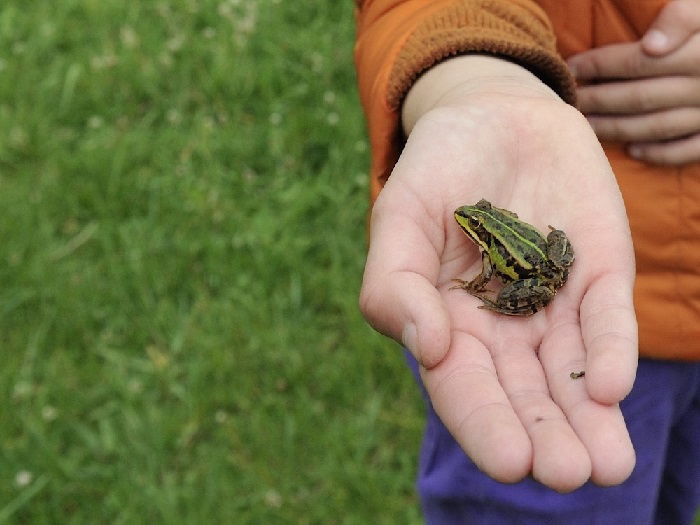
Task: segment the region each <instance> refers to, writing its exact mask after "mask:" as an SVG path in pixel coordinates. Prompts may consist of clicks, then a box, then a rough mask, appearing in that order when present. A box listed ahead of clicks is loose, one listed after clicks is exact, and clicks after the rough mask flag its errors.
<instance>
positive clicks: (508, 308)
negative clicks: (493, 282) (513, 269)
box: [477, 278, 555, 316]
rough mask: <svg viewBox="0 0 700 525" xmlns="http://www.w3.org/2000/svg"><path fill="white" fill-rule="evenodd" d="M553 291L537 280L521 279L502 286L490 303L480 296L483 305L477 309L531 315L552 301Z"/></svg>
mask: <svg viewBox="0 0 700 525" xmlns="http://www.w3.org/2000/svg"><path fill="white" fill-rule="evenodd" d="M554 295H555V291H554V290H552V287H551V286H548V285H545V284H543V283H542V281H541V280H539V279H534V278H533V279H521V280H519V281H513V282H512V283H509V284H507V285H506V286H504V287H503V288H502V289H501V291H500V292H499V293H498V295H497V296H496V300H495V301H492V300H490V299H489V298H487V297H485V296H483V294H482V295H478V296H477V297H479V299H481V301H482V302H483V303H484V304H483V305H482V306H480V307H479V308H484V309H486V310H493V311H494V312H499V313H502V314H506V315H517V316H528V315H532V314H534V313H536V312H538V311H539V310H541V309H542V308H544V307H545V306H547V305H548V304H549V303H550V302H551V301H552V299H554Z"/></svg>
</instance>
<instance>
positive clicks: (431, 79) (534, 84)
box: [401, 55, 563, 135]
mask: <svg viewBox="0 0 700 525" xmlns="http://www.w3.org/2000/svg"><path fill="white" fill-rule="evenodd" d="M484 93H499V94H505V95H513V96H521V97H542V98H552V99H557V100H561V99H559V97H558V96H557V94H556V93H555V92H554V91H553V90H552V89H551V88H550V87H549V86H547V84H545V83H544V82H543V81H542V80H540V79H539V78H538V77H537V76H535V75H534V74H533V73H531V72H530V71H528V70H527V69H525V68H523V67H521V66H519V65H517V64H515V63H513V62H510V61H508V60H504V59H502V58H498V57H493V56H488V55H464V56H459V57H455V58H452V59H449V60H446V61H444V62H442V63H440V64H438V65H437V66H435V67H433V68H432V69H430V70H429V71H427V72H426V73H425V74H423V75H422V76H421V77H420V78H419V79H418V80H417V81H416V82H415V84H413V86H412V87H411V89H410V90H409V92H408V94H407V95H406V98H405V101H404V104H403V107H402V113H401V121H402V125H403V129H404V132H405V134H406V135H409V134H410V132H411V130H412V129H413V126H414V125H415V124H416V122H417V121H418V120H419V119H420V118H421V117H422V116H423V115H424V114H426V113H427V112H428V111H430V110H432V109H436V108H438V107H448V106H450V105H453V104H459V103H460V102H462V101H464V100H465V98H466V97H469V96H471V95H478V94H484ZM562 103H563V101H562Z"/></svg>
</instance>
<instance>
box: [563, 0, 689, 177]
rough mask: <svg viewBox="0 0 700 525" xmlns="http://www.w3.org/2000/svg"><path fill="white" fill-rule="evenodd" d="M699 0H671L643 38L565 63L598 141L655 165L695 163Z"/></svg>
mask: <svg viewBox="0 0 700 525" xmlns="http://www.w3.org/2000/svg"><path fill="white" fill-rule="evenodd" d="M699 56H700V1H698V0H673V1H672V2H670V3H669V4H667V5H666V7H664V9H663V10H662V11H661V13H660V14H659V16H658V17H657V18H656V20H655V21H654V23H653V24H652V26H651V27H650V28H649V30H648V31H647V33H646V34H645V35H644V37H643V38H642V39H641V40H639V41H637V42H631V43H625V44H615V45H610V46H605V47H601V48H598V49H592V50H590V51H585V52H583V53H580V54H578V55H575V56H573V57H571V58H570V59H569V65H570V67H571V69H572V71H573V73H574V74H575V76H576V77H577V78H578V79H579V80H583V81H586V83H589V85H585V86H582V87H580V88H579V91H578V96H579V106H580V108H581V110H582V111H583V112H584V114H585V115H586V116H587V117H588V120H589V122H590V123H591V125H592V126H593V129H594V130H595V132H596V134H597V135H598V137H599V138H600V139H601V140H603V141H606V140H607V141H617V142H626V143H627V144H628V152H629V154H630V155H631V156H633V157H635V158H638V159H640V160H644V161H647V162H651V163H656V164H668V165H682V164H686V163H689V162H697V161H700V60H698V57H699Z"/></svg>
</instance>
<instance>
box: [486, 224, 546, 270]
mask: <svg viewBox="0 0 700 525" xmlns="http://www.w3.org/2000/svg"><path fill="white" fill-rule="evenodd" d="M489 216H490V217H491V219H492V220H493V221H494V222H497V223H498V224H499V228H495V229H494V231H493V232H491V235H492V237H494V238H495V239H497V240H498V243H495V244H496V246H495V247H496V248H497V249H496V250H491V254H492V255H491V256H492V257H498V258H499V259H500V261H498V262H499V263H502V264H498V265H496V266H497V267H498V268H503V269H504V273H505V274H506V275H508V276H509V277H511V278H513V279H523V278H525V277H529V276H531V272H532V270H533V269H534V266H533V264H532V261H531V260H529V258H528V257H527V255H526V252H527V251H529V250H531V251H532V252H533V254H536V257H537V258H538V259H540V260H542V259H544V260H546V259H547V242H546V240H545V239H544V237H543V236H542V234H541V233H540V232H539V231H537V229H535V227H534V226H530V225H529V224H527V223H524V222H523V221H521V220H519V219H516V218H510V217H508V216H504V215H501V216H500V218H498V217H494V216H493V215H492V214H490V213H489ZM491 242H492V243H494V240H492V241H491ZM499 243H500V246H499V245H498V244H499ZM523 247H526V248H525V249H524V248H523ZM513 254H520V255H521V256H522V257H520V258H518V259H517V260H513V259H512V256H513ZM494 262H495V261H494Z"/></svg>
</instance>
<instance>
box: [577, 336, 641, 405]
mask: <svg viewBox="0 0 700 525" xmlns="http://www.w3.org/2000/svg"><path fill="white" fill-rule="evenodd" d="M621 343H622V344H621V345H619V346H618V345H613V344H610V345H609V346H607V351H598V352H596V353H595V355H592V356H591V357H592V358H591V359H589V361H588V362H587V364H586V388H587V390H588V394H589V395H590V396H591V398H592V399H594V400H595V401H597V402H598V403H601V404H604V405H615V404H617V403H619V402H620V401H622V400H623V399H624V398H625V397H627V395H628V394H629V393H630V391H631V390H632V387H633V386H634V380H635V377H636V374H637V364H638V359H639V358H638V355H637V352H636V351H635V350H636V342H634V341H627V340H622V341H621Z"/></svg>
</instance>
